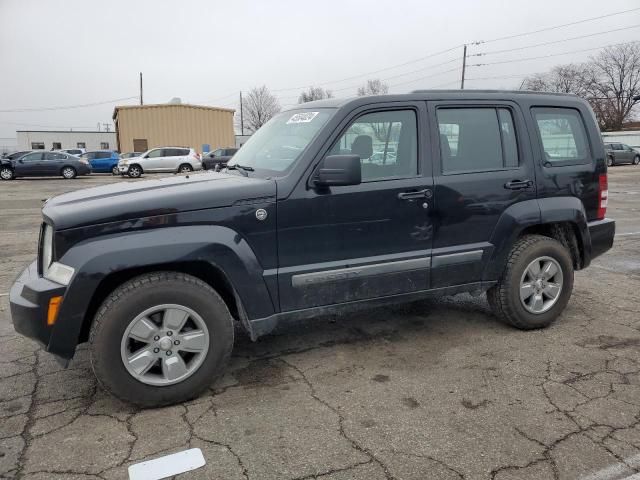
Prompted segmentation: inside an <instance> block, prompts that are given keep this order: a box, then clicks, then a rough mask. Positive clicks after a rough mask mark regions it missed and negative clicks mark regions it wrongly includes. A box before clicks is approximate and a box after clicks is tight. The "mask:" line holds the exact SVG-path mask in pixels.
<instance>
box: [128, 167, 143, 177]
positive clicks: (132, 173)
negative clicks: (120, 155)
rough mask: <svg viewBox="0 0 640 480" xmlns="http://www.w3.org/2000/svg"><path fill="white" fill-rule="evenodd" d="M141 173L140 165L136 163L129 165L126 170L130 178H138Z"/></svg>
mask: <svg viewBox="0 0 640 480" xmlns="http://www.w3.org/2000/svg"><path fill="white" fill-rule="evenodd" d="M142 173H143V171H142V167H141V166H140V165H138V164H133V165H130V166H129V170H128V171H127V174H128V175H129V177H131V178H140V177H141V176H142Z"/></svg>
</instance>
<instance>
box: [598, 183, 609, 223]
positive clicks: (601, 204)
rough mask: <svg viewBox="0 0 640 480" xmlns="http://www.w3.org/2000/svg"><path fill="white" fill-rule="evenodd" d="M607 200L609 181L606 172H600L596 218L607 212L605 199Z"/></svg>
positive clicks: (603, 215)
mask: <svg viewBox="0 0 640 480" xmlns="http://www.w3.org/2000/svg"><path fill="white" fill-rule="evenodd" d="M608 200H609V182H608V181H607V174H606V173H602V174H600V176H599V177H598V215H597V218H598V220H602V219H603V218H604V217H605V215H606V214H607V201H608Z"/></svg>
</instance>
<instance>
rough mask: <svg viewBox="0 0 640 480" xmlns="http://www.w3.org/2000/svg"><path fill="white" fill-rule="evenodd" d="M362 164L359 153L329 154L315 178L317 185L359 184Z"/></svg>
mask: <svg viewBox="0 0 640 480" xmlns="http://www.w3.org/2000/svg"><path fill="white" fill-rule="evenodd" d="M361 182H362V166H361V165H360V156H359V155H329V156H328V157H325V159H324V160H323V161H322V163H321V164H320V168H319V169H318V173H317V175H316V178H315V180H314V183H315V184H316V185H317V186H321V187H330V186H339V185H359V184H360V183H361Z"/></svg>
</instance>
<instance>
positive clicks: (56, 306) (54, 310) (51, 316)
mask: <svg viewBox="0 0 640 480" xmlns="http://www.w3.org/2000/svg"><path fill="white" fill-rule="evenodd" d="M61 304H62V297H61V296H58V297H51V299H50V300H49V310H47V325H48V326H52V325H53V324H55V323H56V320H57V319H58V311H59V310H60V305H61Z"/></svg>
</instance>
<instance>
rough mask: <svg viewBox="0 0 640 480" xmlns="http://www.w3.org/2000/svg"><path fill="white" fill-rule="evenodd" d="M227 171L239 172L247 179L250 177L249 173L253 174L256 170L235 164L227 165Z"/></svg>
mask: <svg viewBox="0 0 640 480" xmlns="http://www.w3.org/2000/svg"><path fill="white" fill-rule="evenodd" d="M227 170H238V171H239V172H240V173H242V175H244V176H245V177H248V176H249V174H248V173H247V172H253V171H254V168H253V167H249V166H245V165H238V164H237V163H234V164H233V165H227Z"/></svg>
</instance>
